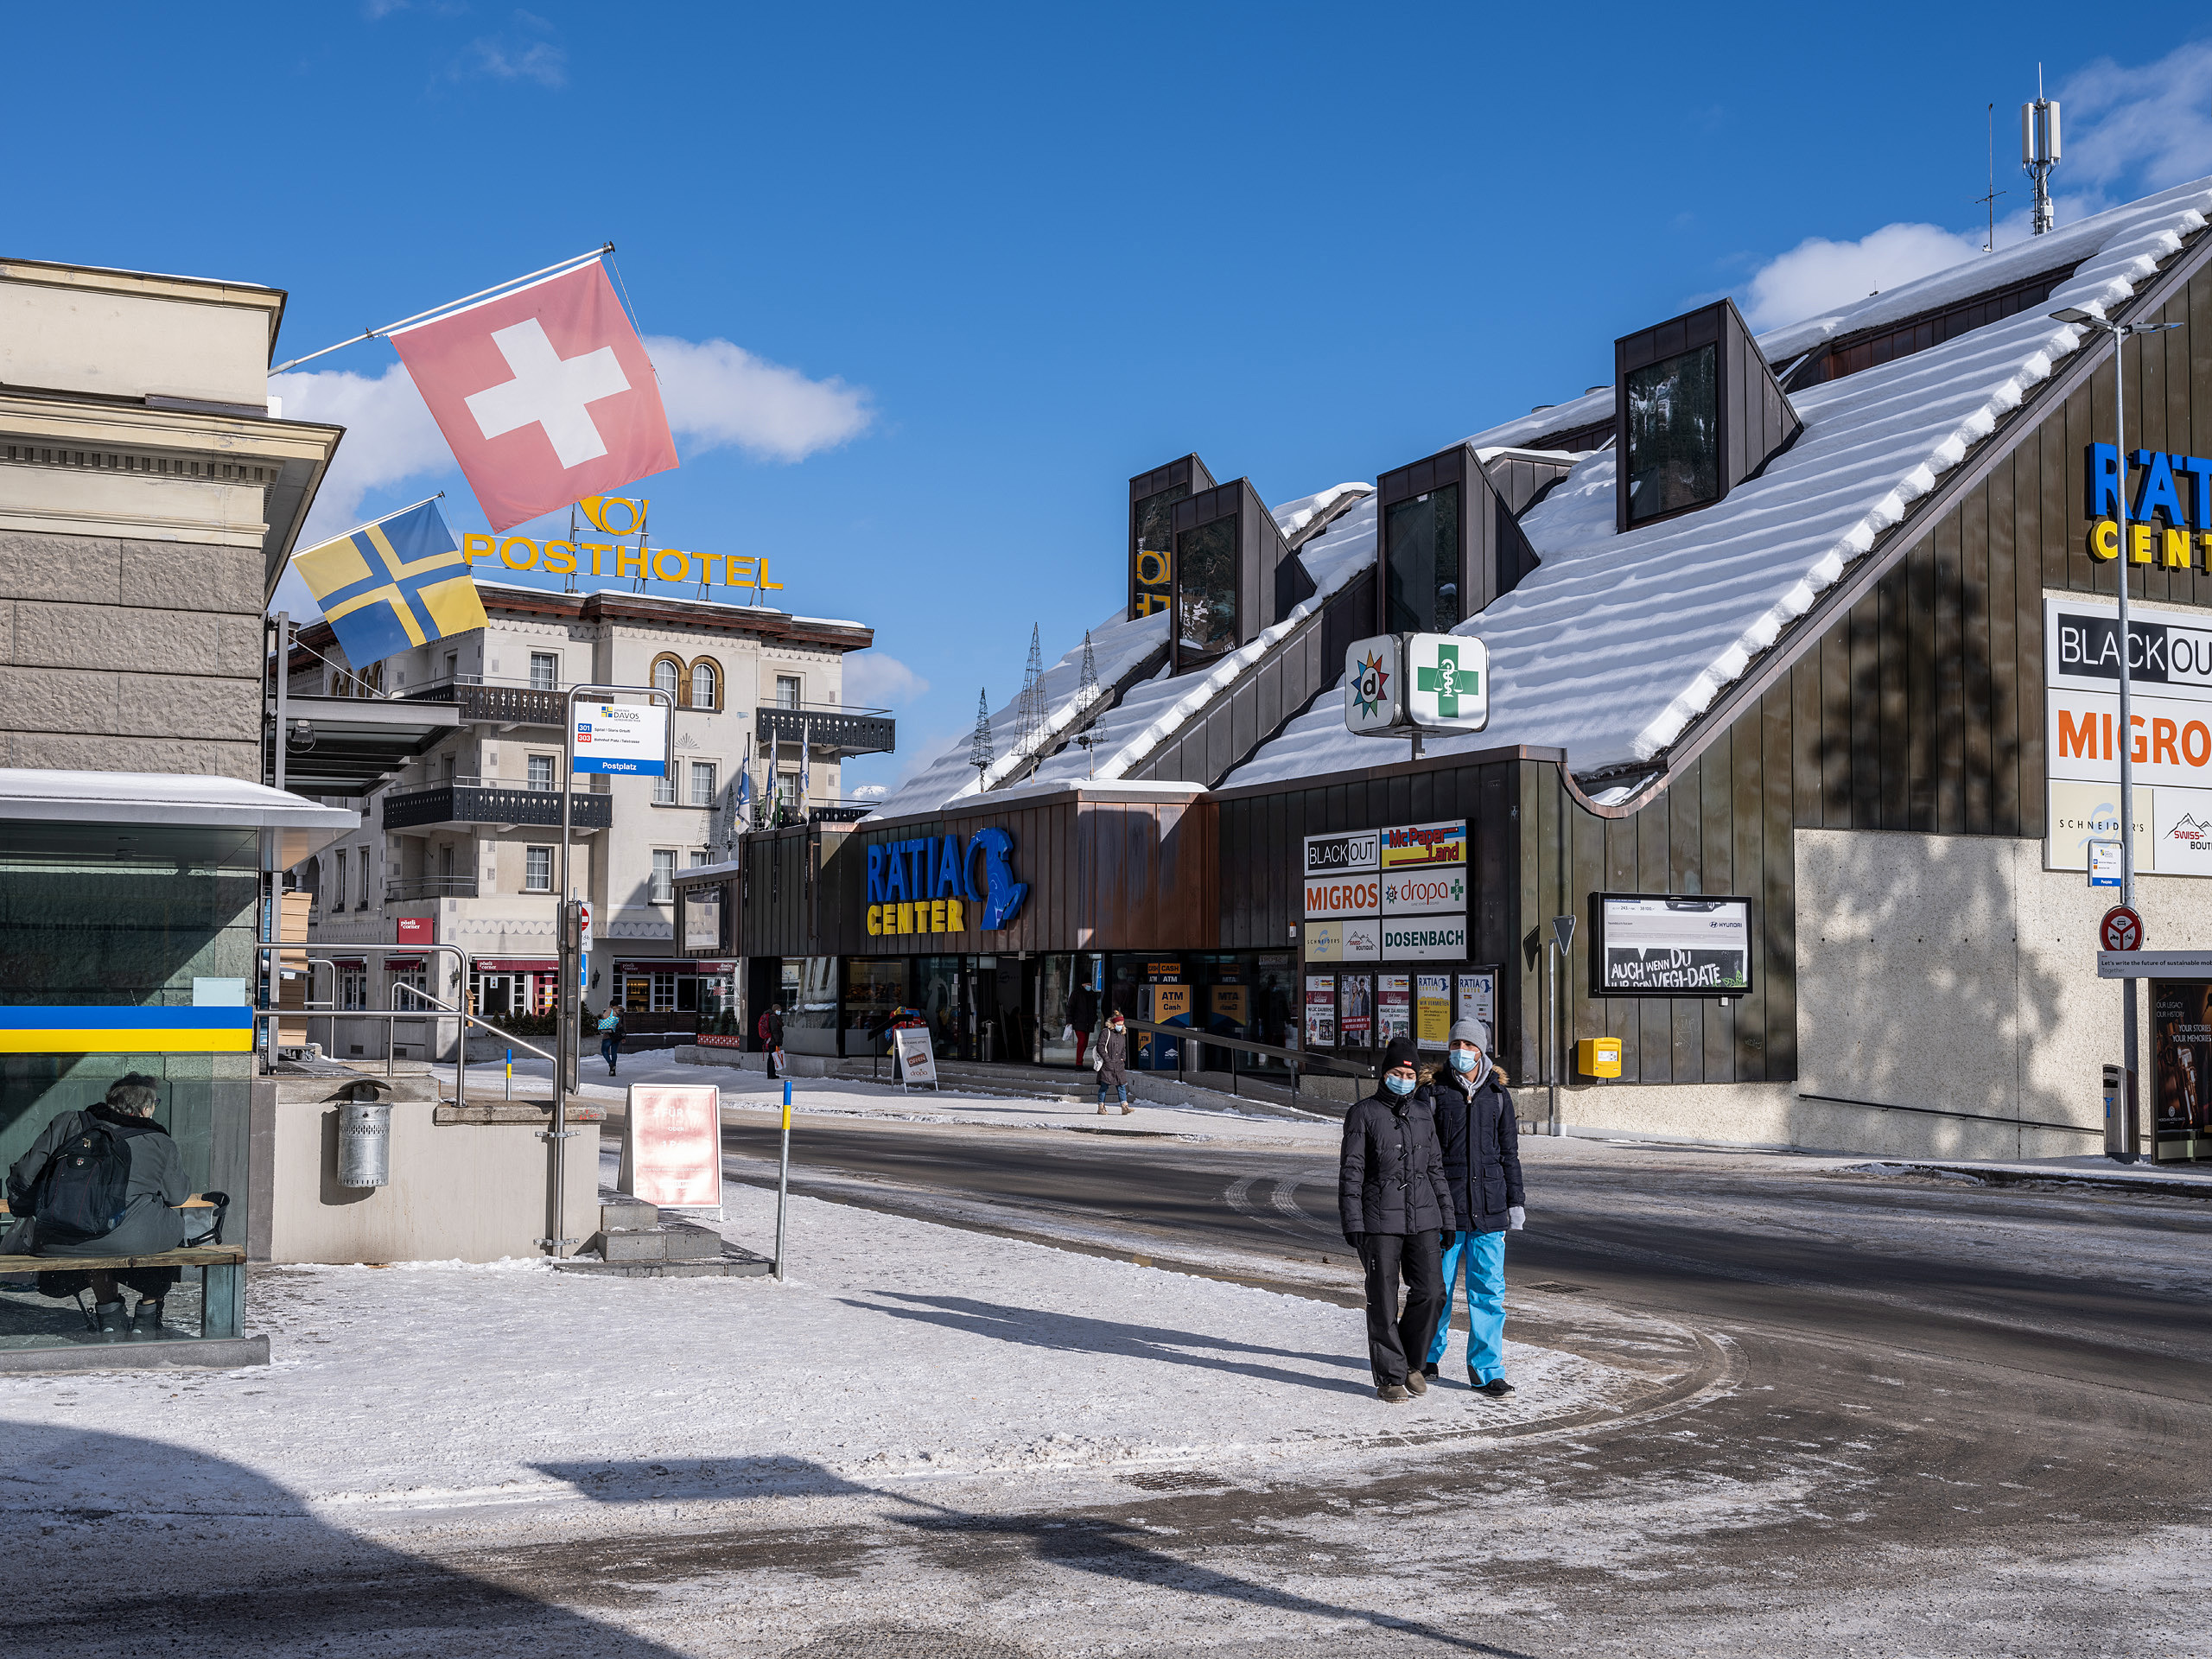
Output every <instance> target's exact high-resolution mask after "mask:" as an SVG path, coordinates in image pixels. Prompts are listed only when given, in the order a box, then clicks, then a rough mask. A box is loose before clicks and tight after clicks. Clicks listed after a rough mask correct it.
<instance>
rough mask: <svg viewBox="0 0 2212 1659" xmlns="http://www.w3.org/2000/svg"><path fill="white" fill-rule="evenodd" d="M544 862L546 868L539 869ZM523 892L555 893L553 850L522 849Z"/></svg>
mask: <svg viewBox="0 0 2212 1659" xmlns="http://www.w3.org/2000/svg"><path fill="white" fill-rule="evenodd" d="M541 859H542V860H543V861H544V868H542V869H541V868H539V861H540V860H541ZM522 890H523V891H524V893H550V892H552V891H553V849H551V848H550V847H525V848H524V849H522Z"/></svg>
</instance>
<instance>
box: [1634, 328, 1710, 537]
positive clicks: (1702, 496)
mask: <svg viewBox="0 0 2212 1659" xmlns="http://www.w3.org/2000/svg"><path fill="white" fill-rule="evenodd" d="M1626 390H1627V394H1628V419H1627V422H1626V425H1627V428H1628V458H1627V461H1626V468H1625V469H1626V471H1627V474H1628V521H1629V523H1630V524H1631V525H1635V524H1646V523H1649V521H1650V520H1652V519H1654V518H1662V517H1663V516H1665V515H1666V514H1668V513H1670V512H1681V511H1682V510H1683V509H1684V508H1686V507H1701V506H1704V505H1706V504H1707V503H1708V502H1711V501H1717V500H1719V499H1720V497H1721V494H1722V493H1723V492H1722V487H1721V481H1720V470H1721V469H1720V350H1719V346H1717V345H1713V346H1695V347H1694V348H1692V349H1691V350H1689V351H1687V352H1683V353H1679V354H1678V355H1676V356H1674V357H1670V358H1668V359H1665V360H1664V361H1663V362H1659V363H1654V364H1652V365H1650V366H1649V368H1643V369H1635V370H1631V371H1630V372H1629V374H1628V376H1627V386H1626Z"/></svg>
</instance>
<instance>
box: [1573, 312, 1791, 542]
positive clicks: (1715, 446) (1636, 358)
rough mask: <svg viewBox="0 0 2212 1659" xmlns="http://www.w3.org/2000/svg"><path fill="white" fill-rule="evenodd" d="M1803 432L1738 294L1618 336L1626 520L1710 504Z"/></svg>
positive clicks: (1618, 427) (1621, 500)
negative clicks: (1735, 298)
mask: <svg viewBox="0 0 2212 1659" xmlns="http://www.w3.org/2000/svg"><path fill="white" fill-rule="evenodd" d="M1803 429H1804V423H1803V422H1802V421H1800V420H1799V419H1798V418H1797V411H1796V410H1794V409H1792V408H1791V407H1790V406H1789V398H1788V397H1784V396H1783V391H1782V385H1781V382H1779V381H1777V379H1776V378H1774V371H1773V370H1772V369H1770V368H1769V367H1768V366H1767V361H1766V357H1765V355H1764V353H1762V352H1761V351H1760V350H1759V348H1758V342H1757V341H1755V340H1752V338H1751V330H1750V329H1749V328H1747V327H1745V326H1744V319H1743V318H1742V317H1741V316H1740V315H1738V314H1737V311H1736V307H1735V305H1734V303H1733V302H1732V301H1728V300H1718V301H1715V302H1713V304H1711V305H1708V306H1705V307H1703V308H1700V309H1699V310H1695V311H1692V312H1689V313H1688V314H1687V315H1683V316H1679V317H1676V318H1675V319H1673V320H1672V321H1668V322H1662V323H1661V324H1660V325H1659V326H1658V327H1656V328H1646V329H1644V330H1643V332H1642V333H1640V334H1624V335H1623V336H1622V337H1621V338H1620V339H1618V340H1615V341H1614V342H1613V452H1614V454H1615V457H1616V458H1617V461H1618V466H1619V469H1620V470H1619V474H1618V477H1619V486H1618V492H1617V496H1616V499H1617V516H1616V520H1615V522H1616V524H1617V525H1618V528H1620V529H1622V530H1634V529H1636V528H1637V526H1638V525H1641V524H1653V523H1656V521H1657V520H1659V519H1662V518H1671V517H1672V516H1673V515H1675V513H1678V512H1694V511H1695V510H1696V509H1697V508H1699V507H1709V506H1711V505H1713V503H1714V502H1716V501H1719V500H1721V499H1725V498H1726V495H1727V494H1728V493H1729V491H1731V490H1732V489H1734V488H1735V487H1736V486H1738V484H1741V483H1743V482H1744V481H1745V480H1747V479H1751V478H1756V477H1758V474H1759V473H1760V472H1761V471H1762V470H1763V469H1764V467H1765V466H1766V464H1767V462H1769V461H1772V460H1773V459H1774V458H1775V456H1777V455H1778V454H1781V453H1782V452H1783V450H1784V449H1786V448H1789V445H1790V444H1791V442H1794V441H1795V440H1796V436H1797V435H1798V433H1800V432H1801V431H1802V430H1803Z"/></svg>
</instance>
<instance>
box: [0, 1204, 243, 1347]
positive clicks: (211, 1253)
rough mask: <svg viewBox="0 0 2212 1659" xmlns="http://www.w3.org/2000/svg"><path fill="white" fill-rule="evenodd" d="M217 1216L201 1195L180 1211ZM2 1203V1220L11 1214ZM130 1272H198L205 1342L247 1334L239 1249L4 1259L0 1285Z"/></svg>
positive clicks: (189, 1248) (208, 1247) (197, 1248)
mask: <svg viewBox="0 0 2212 1659" xmlns="http://www.w3.org/2000/svg"><path fill="white" fill-rule="evenodd" d="M177 1207H178V1208H179V1209H181V1210H213V1208H214V1207H215V1206H214V1205H212V1204H210V1203H208V1202H207V1199H206V1198H202V1197H200V1194H199V1193H197V1192H195V1193H194V1194H193V1195H192V1196H191V1197H190V1198H187V1199H186V1200H185V1201H184V1202H183V1203H182V1204H181V1205H178V1206H177ZM11 1213H12V1211H10V1209H9V1208H8V1205H7V1201H6V1200H5V1199H0V1216H6V1215H9V1214H11ZM123 1268H199V1269H200V1335H201V1336H203V1337H235V1336H239V1335H242V1334H244V1331H243V1326H244V1322H245V1247H244V1246H243V1245H239V1244H194V1245H189V1246H186V1247H183V1248H181V1249H174V1250H156V1251H154V1252H152V1253H151V1254H149V1255H0V1279H5V1278H20V1277H22V1276H23V1275H25V1274H38V1273H88V1272H89V1273H114V1272H117V1271H118V1270H120V1269H123Z"/></svg>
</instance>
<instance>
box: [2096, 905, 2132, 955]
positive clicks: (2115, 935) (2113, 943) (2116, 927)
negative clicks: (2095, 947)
mask: <svg viewBox="0 0 2212 1659" xmlns="http://www.w3.org/2000/svg"><path fill="white" fill-rule="evenodd" d="M2097 937H2098V938H2100V939H2101V940H2103V941H2104V947H2105V949H2106V950H2141V949H2142V948H2143V918H2141V917H2140V916H2138V915H2137V914H2136V913H2135V912H2133V911H2132V910H2130V909H2129V908H2128V907H2127V906H2126V905H2114V906H2113V907H2112V908H2111V909H2110V910H2108V911H2107V912H2105V918H2104V921H2103V922H2102V924H2101V925H2099V927H2098V929H2097Z"/></svg>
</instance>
